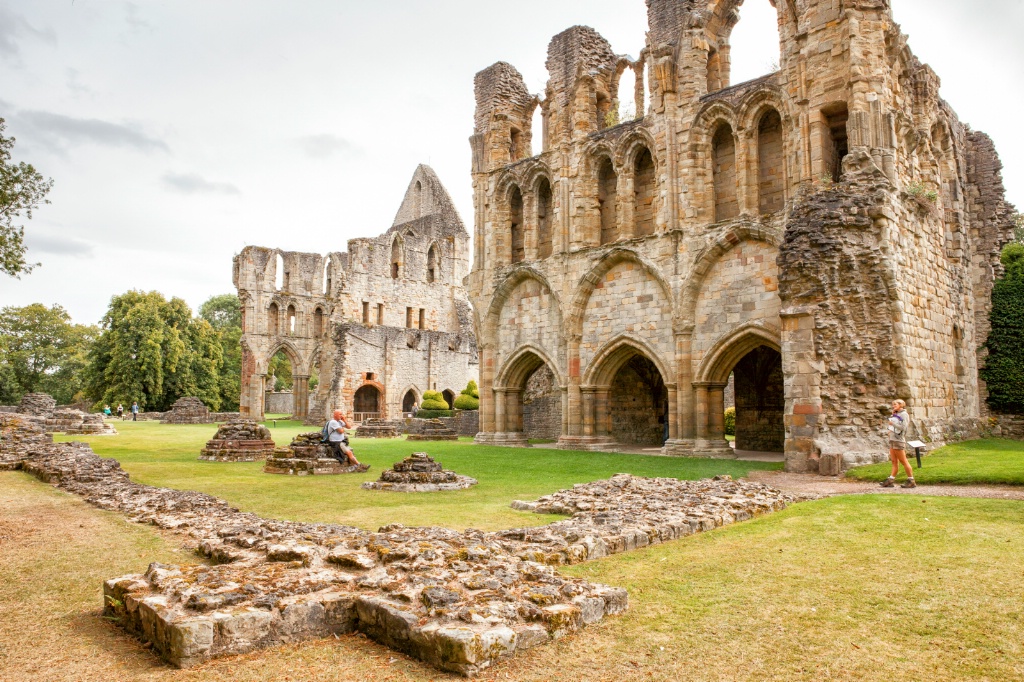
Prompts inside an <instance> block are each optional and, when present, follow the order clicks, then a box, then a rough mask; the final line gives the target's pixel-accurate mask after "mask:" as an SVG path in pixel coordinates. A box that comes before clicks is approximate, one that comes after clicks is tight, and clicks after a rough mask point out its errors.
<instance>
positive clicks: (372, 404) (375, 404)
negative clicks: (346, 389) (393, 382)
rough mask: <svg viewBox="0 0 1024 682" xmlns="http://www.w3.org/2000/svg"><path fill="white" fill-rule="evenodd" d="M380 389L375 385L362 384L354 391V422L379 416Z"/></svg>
mask: <svg viewBox="0 0 1024 682" xmlns="http://www.w3.org/2000/svg"><path fill="white" fill-rule="evenodd" d="M380 404H381V399H380V390H379V389H378V388H377V387H376V386H370V385H367V386H362V387H360V388H359V390H358V391H356V395H355V398H354V400H353V401H352V405H353V407H352V411H353V412H354V414H353V415H352V419H353V420H354V421H356V422H362V421H365V420H367V419H377V418H379V417H380Z"/></svg>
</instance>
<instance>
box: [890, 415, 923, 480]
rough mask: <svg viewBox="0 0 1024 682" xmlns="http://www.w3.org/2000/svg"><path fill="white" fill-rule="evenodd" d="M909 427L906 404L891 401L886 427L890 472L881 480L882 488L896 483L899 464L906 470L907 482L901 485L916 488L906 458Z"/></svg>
mask: <svg viewBox="0 0 1024 682" xmlns="http://www.w3.org/2000/svg"><path fill="white" fill-rule="evenodd" d="M909 428H910V415H909V414H907V404H906V403H905V402H904V401H902V400H894V401H892V416H890V417H889V423H888V425H887V426H886V429H887V430H888V432H889V460H890V461H892V473H891V474H890V475H889V478H887V479H885V480H884V481H882V487H883V488H892V487H893V486H895V485H896V474H898V473H899V472H900V464H902V465H903V469H904V471H906V472H907V482H906V483H904V484H903V485H902V486H901V487H903V488H916V487H917V483H915V482H914V472H913V470H912V469H911V468H910V462H909V461H908V460H907V430H908V429H909Z"/></svg>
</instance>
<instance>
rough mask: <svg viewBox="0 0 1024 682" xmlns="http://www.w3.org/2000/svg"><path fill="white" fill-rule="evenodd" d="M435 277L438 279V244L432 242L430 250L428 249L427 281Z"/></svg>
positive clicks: (431, 280)
mask: <svg viewBox="0 0 1024 682" xmlns="http://www.w3.org/2000/svg"><path fill="white" fill-rule="evenodd" d="M435 279H437V246H436V245H435V244H431V245H430V250H429V251H427V282H433V281H434V280H435Z"/></svg>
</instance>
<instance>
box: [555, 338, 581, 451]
mask: <svg viewBox="0 0 1024 682" xmlns="http://www.w3.org/2000/svg"><path fill="white" fill-rule="evenodd" d="M566 351H567V352H566V356H567V358H568V365H569V371H568V381H567V383H568V385H567V386H566V400H565V404H564V405H563V410H562V414H563V415H564V419H565V426H566V428H565V432H564V433H563V434H562V437H561V438H559V444H560V445H561V446H562V447H564V448H566V449H573V448H576V447H578V446H579V440H580V438H581V437H582V433H583V419H582V414H581V410H582V406H581V399H580V340H579V338H575V339H573V338H570V339H569V342H568V344H567V348H566Z"/></svg>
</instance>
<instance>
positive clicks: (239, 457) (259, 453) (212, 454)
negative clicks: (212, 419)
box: [199, 419, 277, 462]
mask: <svg viewBox="0 0 1024 682" xmlns="http://www.w3.org/2000/svg"><path fill="white" fill-rule="evenodd" d="M276 447H277V446H276V445H275V443H274V439H273V437H271V435H270V429H268V428H267V427H265V426H263V425H262V424H260V423H259V422H257V421H255V420H252V419H236V420H234V421H230V422H228V423H227V424H222V425H221V426H220V427H219V428H218V429H217V434H216V435H215V436H214V437H213V438H212V439H211V440H209V441H207V443H206V447H205V448H203V449H202V451H201V452H200V455H199V459H201V460H203V461H205V462H258V461H262V460H265V459H267V458H268V457H271V456H273V454H274V450H275V448H276Z"/></svg>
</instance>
